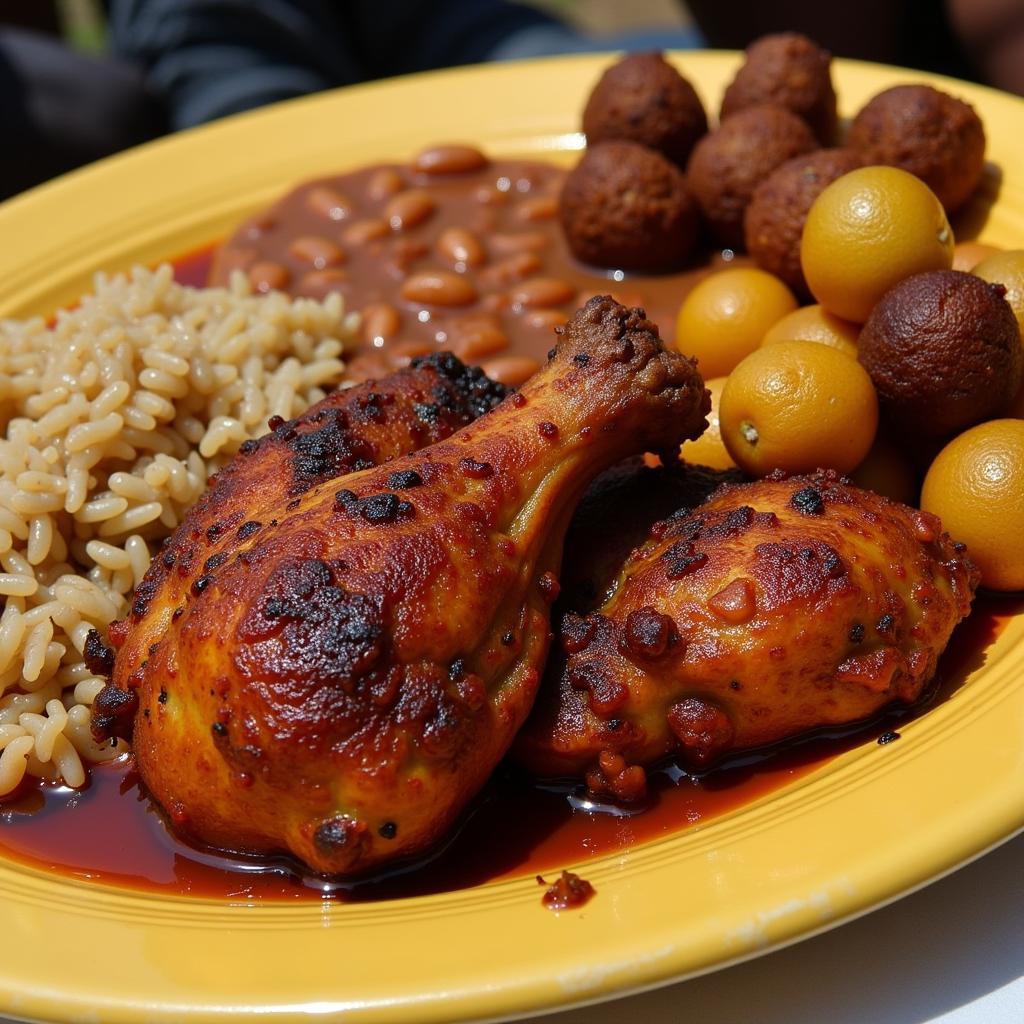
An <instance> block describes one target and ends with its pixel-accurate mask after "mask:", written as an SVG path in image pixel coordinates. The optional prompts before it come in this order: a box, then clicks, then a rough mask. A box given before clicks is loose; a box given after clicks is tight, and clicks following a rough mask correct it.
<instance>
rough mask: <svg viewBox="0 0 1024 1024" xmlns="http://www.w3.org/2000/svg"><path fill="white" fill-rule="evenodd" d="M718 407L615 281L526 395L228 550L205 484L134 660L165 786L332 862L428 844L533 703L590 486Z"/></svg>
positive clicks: (314, 494)
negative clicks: (560, 574) (566, 539)
mask: <svg viewBox="0 0 1024 1024" xmlns="http://www.w3.org/2000/svg"><path fill="white" fill-rule="evenodd" d="M706 405H707V403H706V395H705V391H704V387H703V384H702V382H701V380H700V377H699V376H698V374H697V373H696V371H695V369H694V367H693V365H692V363H691V362H690V361H689V360H687V359H685V358H684V357H682V356H679V355H677V354H674V353H669V352H667V351H666V350H665V349H664V348H663V347H662V345H661V343H660V341H659V340H658V337H657V333H656V329H655V328H654V327H653V325H651V324H650V323H648V322H647V321H646V320H645V319H644V318H643V315H642V313H641V312H640V311H638V310H627V309H625V308H624V307H622V306H619V305H618V304H617V303H615V302H613V301H612V300H611V299H608V298H596V299H593V300H591V301H590V302H589V303H588V304H587V306H586V307H585V308H584V309H583V310H581V311H579V312H578V313H577V314H576V315H575V316H574V317H573V318H572V320H571V321H570V322H569V324H568V325H567V326H566V328H565V332H564V336H563V338H562V340H561V342H560V344H559V345H558V347H557V349H556V350H555V352H554V353H553V355H552V357H551V359H550V360H549V362H548V364H547V365H546V367H545V368H543V369H542V370H541V371H540V372H539V373H538V374H537V375H536V376H535V377H534V378H532V380H531V381H529V382H528V383H527V384H526V385H525V386H524V387H523V389H522V391H520V392H519V393H518V394H515V395H512V396H510V397H508V398H507V399H505V401H504V402H502V404H501V405H499V406H498V407H497V408H496V409H494V410H492V411H491V412H489V413H486V414H485V415H484V416H482V417H481V418H480V419H479V420H477V421H476V422H474V423H473V424H471V425H470V426H468V427H465V428H463V429H462V430H461V431H459V432H458V433H457V434H455V435H454V436H452V437H451V438H450V439H449V440H447V441H442V442H440V443H438V444H435V445H432V446H430V447H429V448H426V449H424V450H422V451H420V452H418V453H416V454H414V455H408V456H405V457H402V458H398V459H395V460H394V461H393V462H391V463H389V464H388V465H386V466H380V467H378V468H374V469H367V470H362V471H358V472H354V473H352V474H350V475H348V476H346V477H344V478H340V479H336V480H333V481H331V482H330V484H329V485H328V484H326V483H320V484H314V485H313V486H311V487H310V488H309V489H308V490H306V491H305V492H304V493H302V494H300V495H298V496H297V497H295V498H290V499H288V500H287V501H283V502H280V504H279V506H277V507H275V508H273V509H269V508H268V509H266V510H265V511H264V513H263V517H262V519H261V525H260V526H259V528H258V529H254V530H253V532H252V534H251V536H248V537H247V538H246V539H245V540H244V541H243V542H241V543H240V544H239V546H238V547H237V548H236V549H234V550H233V551H232V552H231V554H230V555H229V556H228V557H227V558H226V559H223V560H218V559H216V558H215V560H214V562H213V563H212V564H211V562H210V560H209V558H204V556H205V555H206V549H205V546H204V541H205V537H206V530H205V528H206V527H207V524H208V523H210V524H211V525H212V522H213V521H216V522H219V521H221V519H222V518H223V516H224V515H225V514H226V513H228V512H231V511H235V510H234V509H230V510H226V509H214V508H212V507H211V506H210V504H209V503H208V504H207V505H206V507H205V512H204V515H205V517H206V518H204V519H201V520H198V519H197V520H193V521H190V522H188V523H186V524H184V526H183V530H184V531H185V533H186V534H187V540H186V541H185V543H187V544H190V545H193V548H192V549H190V550H194V553H193V555H192V557H191V558H187V559H184V560H183V561H178V562H175V564H174V565H173V566H170V567H165V570H160V569H158V570H157V571H156V572H155V573H154V578H153V580H152V586H150V587H149V588H148V589H146V590H145V591H144V593H143V594H142V599H141V600H140V601H137V602H136V606H135V607H134V608H133V612H132V617H131V620H130V622H129V624H128V626H127V630H126V635H125V636H124V638H123V639H122V641H121V646H120V650H119V651H118V652H117V655H116V660H115V662H114V672H113V682H114V685H115V686H116V687H117V688H119V689H121V690H129V689H132V688H135V689H137V692H138V705H139V710H138V713H137V714H136V716H135V730H134V742H135V757H136V760H137V763H138V766H139V770H140V772H141V774H142V777H143V779H144V780H145V782H146V784H147V786H148V787H149V789H150V791H151V792H152V793H153V794H154V796H155V797H156V799H157V800H158V801H159V802H160V803H161V804H162V805H163V807H164V808H165V809H166V810H167V811H168V812H169V814H170V816H171V818H172V820H173V821H174V822H175V823H176V825H177V826H178V827H179V828H180V829H181V830H182V831H184V832H185V833H186V834H187V835H189V836H191V837H193V838H194V839H197V840H199V841H201V842H204V843H208V844H210V845H213V846H217V847H222V848H224V847H226V848H234V849H242V850H251V851H274V850H280V849H284V850H289V851H291V852H292V853H294V854H295V855H297V856H298V857H299V858H301V859H302V860H303V861H305V862H306V863H307V864H308V865H310V867H312V868H314V869H315V870H317V871H321V872H325V873H332V874H353V873H360V872H365V871H368V870H372V869H374V868H378V867H380V866H382V865H385V864H387V863H390V862H393V861H395V860H396V859H399V858H406V857H411V856H414V855H417V854H420V853H422V852H423V851H425V850H426V849H427V848H428V847H429V846H430V845H431V844H433V843H434V842H436V841H437V840H438V839H439V838H440V837H441V836H442V835H443V834H444V833H445V831H446V830H447V829H448V828H449V827H450V825H451V824H452V823H453V821H454V819H455V818H456V816H457V815H458V814H459V812H460V811H461V810H462V808H463V807H464V806H465V804H466V802H467V801H468V800H469V799H470V798H471V797H472V795H473V794H474V793H475V792H476V791H477V790H478V789H479V788H480V786H481V785H482V784H483V783H484V781H485V780H486V779H487V777H488V775H489V774H490V773H491V771H492V770H493V769H494V767H495V765H496V764H497V762H498V760H499V759H500V758H501V757H502V756H503V755H504V754H505V752H506V751H507V749H508V747H509V745H510V743H511V741H512V738H513V736H514V735H515V733H516V731H517V730H518V729H519V727H520V726H521V725H522V723H523V721H524V720H525V718H526V715H527V713H528V711H529V709H530V706H531V705H532V703H533V699H534V696H535V692H536V688H537V684H538V681H539V678H540V672H541V670H542V668H543V665H544V661H545V657H546V654H547V649H548V643H549V629H550V626H549V606H550V603H551V601H552V600H553V599H554V597H555V596H556V595H557V590H558V583H557V579H556V575H555V574H556V573H557V571H558V568H559V562H560V556H561V547H562V537H563V534H564V530H565V525H566V523H567V522H568V519H569V517H570V515H571V513H572V510H573V507H574V505H575V503H576V501H577V500H578V498H579V496H580V494H581V493H582V491H583V489H584V488H585V487H586V485H587V483H588V482H589V481H590V479H591V478H592V477H593V476H595V475H596V474H597V473H598V472H600V471H601V470H603V469H604V468H606V467H607V466H609V465H610V464H612V463H614V462H616V461H618V460H620V459H622V458H624V457H626V456H628V455H630V454H633V453H635V452H638V451H643V450H648V449H650V450H675V448H676V446H677V445H678V444H679V443H680V442H681V441H682V440H683V439H684V438H686V437H690V436H694V435H696V434H698V433H699V432H700V431H701V429H703V425H704V415H705V412H706ZM246 457H247V456H242V458H243V459H244V458H246ZM244 471H245V469H244V464H243V466H242V467H241V468H240V469H239V471H238V472H239V473H243V472H244ZM236 536H237V531H236ZM169 578H173V579H174V580H175V583H174V585H173V593H174V597H173V598H171V593H172V588H171V587H170V586H168V584H167V580H168V579H169ZM186 584H187V588H188V592H187V595H181V593H180V588H181V586H182V585H186ZM154 622H155V623H156V624H157V628H154Z"/></svg>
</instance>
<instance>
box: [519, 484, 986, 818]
mask: <svg viewBox="0 0 1024 1024" xmlns="http://www.w3.org/2000/svg"><path fill="white" fill-rule="evenodd" d="M977 583H978V575H977V571H976V569H975V567H974V565H973V564H972V563H971V562H970V560H969V559H968V558H967V557H966V554H965V553H964V550H963V547H962V546H961V545H956V544H954V543H953V542H952V541H951V540H950V538H949V536H948V535H947V534H944V533H943V532H942V527H941V524H940V523H939V521H938V520H937V519H936V518H935V517H934V516H931V515H929V514H927V513H924V512H918V511H916V510H913V509H910V508H907V507H906V506H903V505H899V504H896V503H895V502H892V501H889V500H888V499H886V498H882V497H879V496H878V495H876V494H873V493H871V492H869V491H863V490H860V489H858V488H856V487H853V486H851V485H850V484H848V483H847V482H845V481H844V480H841V479H840V478H838V477H837V476H836V475H835V474H834V473H831V472H819V473H817V474H813V475H810V476H803V477H791V478H788V479H787V478H786V477H785V476H783V475H781V474H780V475H776V476H773V477H769V478H768V479H765V480H761V481H758V482H756V483H749V484H727V485H725V486H723V487H721V488H719V489H718V490H717V491H716V492H715V494H713V495H712V496H711V498H710V499H709V500H708V501H707V502H706V503H705V504H704V505H703V506H701V507H699V508H697V509H696V510H695V511H693V512H688V511H687V510H686V509H684V510H682V511H681V512H679V513H676V514H675V515H673V516H671V517H670V518H668V519H666V520H663V521H661V522H659V523H656V524H655V526H654V527H653V529H652V531H651V537H650V538H649V539H648V541H647V542H646V543H645V544H644V545H643V546H641V547H640V548H638V549H637V550H636V551H635V552H634V553H633V554H632V555H631V556H630V557H629V558H628V559H627V560H626V562H625V564H624V565H623V566H622V568H621V571H620V573H619V577H618V580H617V583H616V584H615V587H614V591H613V593H612V594H611V596H610V597H609V598H608V600H606V601H605V603H604V604H603V605H602V606H601V607H600V608H599V609H598V610H597V611H594V612H592V613H590V614H587V615H584V616H580V615H573V614H567V615H566V616H565V617H564V618H563V620H562V624H561V629H560V634H561V635H560V643H559V645H558V646H559V648H560V654H559V655H558V656H557V657H553V658H552V665H551V669H550V672H549V675H548V676H547V678H546V679H545V681H544V685H543V686H542V687H541V694H540V696H539V697H538V702H537V707H536V708H535V710H534V713H533V715H532V717H531V718H530V720H529V722H528V723H527V726H526V728H525V729H524V730H523V732H522V733H521V734H520V737H519V739H518V741H517V746H516V751H517V754H518V757H519V758H520V760H521V761H523V762H524V763H525V764H526V766H527V767H528V768H529V769H531V770H532V771H534V772H536V773H537V774H540V775H544V776H559V777H581V776H583V777H586V779H587V782H588V785H589V786H590V788H591V789H593V790H595V791H598V792H606V793H610V794H612V795H613V796H616V797H618V798H620V799H625V800H629V799H635V798H637V797H639V796H641V795H642V793H643V791H644V784H645V774H644V770H643V766H647V765H650V764H652V763H653V762H656V761H658V760H660V759H663V758H665V757H666V756H668V755H674V756H675V757H676V758H677V759H678V760H679V762H680V763H682V764H683V765H685V766H688V767H695V768H701V767H704V766H707V765H709V764H712V763H713V762H715V761H716V760H718V759H720V758H721V757H722V756H723V755H725V754H728V753H729V752H731V751H737V750H742V749H744V748H752V747H759V746H763V745H764V744H768V743H772V742H775V741H778V740H781V739H784V738H786V737H791V736H795V735H798V734H800V733H802V732H805V731H807V730H810V729H814V728H816V727H821V726H831V725H837V724H845V723H855V722H857V721H860V720H862V719H865V718H867V717H869V716H870V715H872V714H874V713H876V712H877V711H879V710H880V709H882V708H883V707H885V706H886V705H889V704H892V703H894V702H898V703H909V702H912V701H914V700H915V699H916V698H917V697H919V696H920V694H921V692H922V690H923V689H924V687H925V686H926V684H927V683H928V682H929V680H930V679H931V678H932V676H933V675H934V672H935V666H936V661H937V659H938V656H939V654H940V653H941V651H942V650H943V648H944V647H945V645H946V643H947V641H948V640H949V637H950V634H951V633H952V631H953V627H954V626H955V625H956V624H957V622H959V621H960V619H962V618H963V617H964V616H965V615H966V614H967V613H968V611H969V610H970V604H971V600H972V598H973V595H974V590H975V587H976V586H977Z"/></svg>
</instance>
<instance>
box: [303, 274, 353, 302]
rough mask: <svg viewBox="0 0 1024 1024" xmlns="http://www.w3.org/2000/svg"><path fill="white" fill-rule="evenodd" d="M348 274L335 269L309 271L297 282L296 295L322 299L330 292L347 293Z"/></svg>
mask: <svg viewBox="0 0 1024 1024" xmlns="http://www.w3.org/2000/svg"><path fill="white" fill-rule="evenodd" d="M347 285H348V273H347V272H346V271H344V270H338V269H336V268H327V269H326V270H311V271H310V272H309V273H308V274H305V275H304V276H303V277H302V278H301V280H300V281H299V284H298V287H297V288H296V294H298V295H305V296H308V297H309V298H311V299H323V298H324V297H325V296H327V295H328V294H330V293H331V292H347V290H348V289H347Z"/></svg>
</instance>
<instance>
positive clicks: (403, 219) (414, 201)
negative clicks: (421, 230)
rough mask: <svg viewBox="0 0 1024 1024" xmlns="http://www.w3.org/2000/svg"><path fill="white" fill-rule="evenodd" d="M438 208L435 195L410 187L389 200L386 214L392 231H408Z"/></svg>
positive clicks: (385, 209) (385, 210)
mask: <svg viewBox="0 0 1024 1024" xmlns="http://www.w3.org/2000/svg"><path fill="white" fill-rule="evenodd" d="M436 208H437V203H435V202H434V197H433V196H432V195H431V194H430V193H429V192H427V191H426V189H422V188H410V189H406V190H405V191H404V192H399V193H398V194H397V195H395V196H392V197H391V198H390V199H389V200H388V204H387V206H385V207H384V216H385V217H386V218H387V222H388V224H390V225H391V230H392V231H408V230H409V229H410V228H414V227H417V226H418V225H419V224H422V223H423V222H424V221H425V220H426V219H427V218H428V217H429V216H430V215H431V214H432V213H433V212H434V210H435V209H436Z"/></svg>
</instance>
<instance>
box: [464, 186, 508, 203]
mask: <svg viewBox="0 0 1024 1024" xmlns="http://www.w3.org/2000/svg"><path fill="white" fill-rule="evenodd" d="M473 198H474V199H475V200H476V201H477V202H478V203H480V204H481V205H482V206H503V205H504V204H505V203H507V202H508V201H509V199H511V198H512V197H511V196H510V195H509V194H508V191H507V190H503V189H500V188H495V187H494V186H493V185H481V186H480V187H479V188H478V189H477V190H476V191H475V192H474V193H473Z"/></svg>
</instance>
